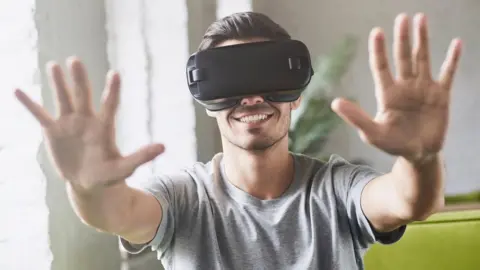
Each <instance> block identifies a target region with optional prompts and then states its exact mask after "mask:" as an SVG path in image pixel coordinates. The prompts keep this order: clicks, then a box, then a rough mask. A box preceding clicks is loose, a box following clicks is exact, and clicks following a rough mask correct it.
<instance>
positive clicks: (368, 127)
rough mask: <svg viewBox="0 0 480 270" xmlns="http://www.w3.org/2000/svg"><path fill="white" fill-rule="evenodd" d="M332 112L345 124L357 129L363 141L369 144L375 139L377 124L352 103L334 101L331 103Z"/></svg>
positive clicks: (341, 100)
mask: <svg viewBox="0 0 480 270" xmlns="http://www.w3.org/2000/svg"><path fill="white" fill-rule="evenodd" d="M332 110H333V111H334V112H335V113H337V114H338V115H339V116H340V117H341V118H342V119H343V120H344V121H345V122H347V123H348V124H350V125H352V126H353V127H355V128H356V129H358V130H359V132H360V136H361V137H362V139H363V140H364V141H366V142H369V143H371V142H372V141H374V139H375V137H377V133H378V127H377V124H376V123H375V122H374V121H373V120H372V119H371V118H370V116H369V115H368V114H367V113H366V112H365V111H364V110H363V109H362V108H360V107H359V106H358V105H356V104H354V103H353V102H350V101H348V100H345V99H335V100H334V101H333V102H332Z"/></svg>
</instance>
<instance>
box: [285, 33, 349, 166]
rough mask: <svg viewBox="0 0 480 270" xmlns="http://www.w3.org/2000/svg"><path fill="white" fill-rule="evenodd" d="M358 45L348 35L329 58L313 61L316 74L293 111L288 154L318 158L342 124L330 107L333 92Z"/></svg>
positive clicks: (321, 57)
mask: <svg viewBox="0 0 480 270" xmlns="http://www.w3.org/2000/svg"><path fill="white" fill-rule="evenodd" d="M357 43H358V41H357V38H356V37H354V36H347V37H346V38H345V39H343V40H342V42H340V44H338V46H336V47H335V48H334V49H333V51H332V52H331V53H330V54H329V55H327V56H325V57H323V56H320V57H319V58H318V59H317V61H315V62H316V64H315V65H314V71H315V74H314V76H313V77H312V80H311V82H310V84H309V85H308V87H307V88H306V89H305V91H304V92H303V94H302V102H301V105H300V107H299V108H298V109H297V110H295V111H293V112H292V122H291V126H290V130H289V140H290V141H289V150H290V151H291V152H295V153H302V154H305V155H310V156H313V157H316V158H320V155H321V153H322V150H323V148H324V146H325V143H326V141H327V139H328V136H329V135H330V133H331V132H332V131H333V130H334V129H335V128H336V127H337V126H338V125H339V124H340V123H341V122H342V120H341V119H340V118H339V117H338V116H337V114H336V113H335V112H333V111H332V109H331V108H330V104H331V102H332V101H333V98H334V97H333V95H332V92H333V90H334V88H335V87H337V86H338V84H339V83H340V81H341V79H342V78H343V76H344V75H345V73H346V72H347V70H348V67H349V65H350V63H351V62H352V60H353V58H354V56H355V53H356V48H357Z"/></svg>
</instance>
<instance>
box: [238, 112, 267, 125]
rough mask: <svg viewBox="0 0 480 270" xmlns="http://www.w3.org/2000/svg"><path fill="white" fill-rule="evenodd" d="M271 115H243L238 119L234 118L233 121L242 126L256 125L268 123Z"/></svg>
mask: <svg viewBox="0 0 480 270" xmlns="http://www.w3.org/2000/svg"><path fill="white" fill-rule="evenodd" d="M272 115H273V114H264V113H258V114H250V115H245V116H242V117H239V118H236V117H234V119H235V120H237V121H238V122H241V123H244V124H258V123H262V122H266V121H268V120H269V119H270V118H271V117H272Z"/></svg>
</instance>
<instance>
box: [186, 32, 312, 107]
mask: <svg viewBox="0 0 480 270" xmlns="http://www.w3.org/2000/svg"><path fill="white" fill-rule="evenodd" d="M313 73H314V72H313V68H312V65H311V60H310V53H309V51H308V49H307V47H306V46H305V44H303V43H302V42H300V41H297V40H283V41H262V42H254V43H244V44H237V45H231V46H224V47H217V48H212V49H208V50H205V51H200V52H197V53H195V54H192V55H191V56H190V58H189V59H188V61H187V68H186V76H187V83H188V87H189V90H190V93H191V95H192V96H193V98H194V99H195V100H197V101H198V102H199V103H200V104H202V105H203V106H204V107H205V108H206V109H208V110H211V111H219V110H224V109H227V108H230V107H233V106H236V105H238V104H239V101H240V100H241V99H242V98H243V97H246V96H262V97H264V98H265V100H267V101H271V102H292V101H295V100H296V99H298V98H299V97H300V95H301V92H302V91H303V90H304V89H305V87H306V86H307V85H308V84H309V83H310V80H311V77H312V76H313Z"/></svg>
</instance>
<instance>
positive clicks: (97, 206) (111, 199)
mask: <svg viewBox="0 0 480 270" xmlns="http://www.w3.org/2000/svg"><path fill="white" fill-rule="evenodd" d="M67 193H68V196H69V199H70V202H71V205H72V207H73V209H74V211H75V212H76V214H77V215H78V216H79V218H80V219H81V220H82V221H83V222H84V223H85V224H87V225H89V226H92V227H94V228H96V229H98V230H101V231H104V232H108V233H114V234H117V233H119V232H122V231H124V230H125V228H124V226H126V223H127V221H128V220H129V219H130V218H129V216H130V215H131V212H132V208H133V202H134V199H133V198H134V191H133V189H132V188H130V187H128V186H127V185H126V184H125V183H121V184H117V185H115V186H111V187H107V188H103V189H102V190H98V191H96V192H92V193H82V192H78V191H76V190H75V189H74V188H72V186H71V185H70V184H68V183H67Z"/></svg>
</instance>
